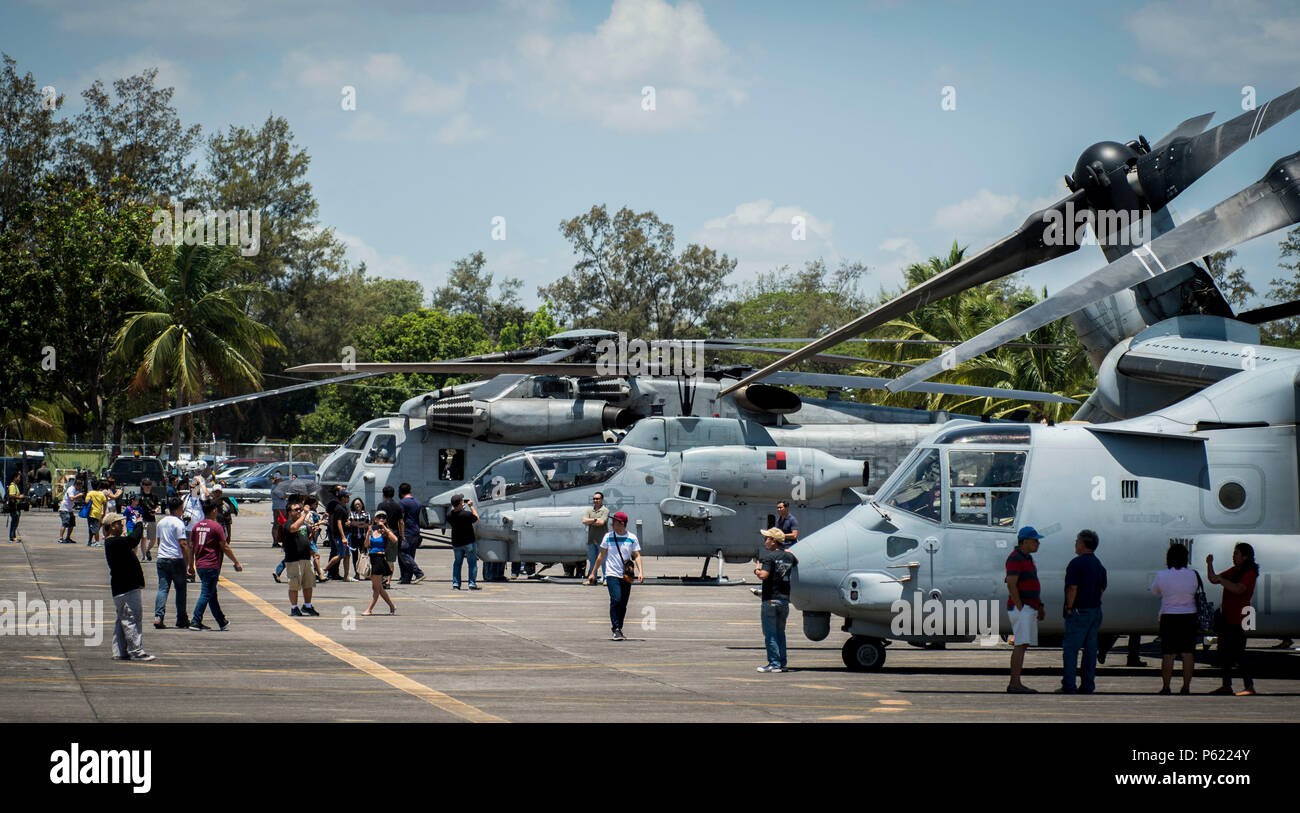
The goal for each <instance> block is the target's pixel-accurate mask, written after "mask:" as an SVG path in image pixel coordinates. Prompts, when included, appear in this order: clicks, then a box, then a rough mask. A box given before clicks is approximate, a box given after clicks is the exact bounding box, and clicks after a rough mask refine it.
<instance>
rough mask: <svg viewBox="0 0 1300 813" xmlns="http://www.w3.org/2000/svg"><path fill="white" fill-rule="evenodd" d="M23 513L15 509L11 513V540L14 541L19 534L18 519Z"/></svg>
mask: <svg viewBox="0 0 1300 813" xmlns="http://www.w3.org/2000/svg"><path fill="white" fill-rule="evenodd" d="M21 518H22V514H21V513H19V512H17V511H15V512H13V513H12V514H10V515H9V541H10V542H12V541H14V539H15V538H16V537H17V536H18V520H19V519H21Z"/></svg>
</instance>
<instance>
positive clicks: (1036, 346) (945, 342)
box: [705, 338, 1072, 352]
mask: <svg viewBox="0 0 1300 813" xmlns="http://www.w3.org/2000/svg"><path fill="white" fill-rule="evenodd" d="M705 341H707V342H711V343H714V344H733V343H734V344H807V343H809V342H815V341H819V340H818V339H778V338H763V339H706V340H705ZM844 342H845V343H848V342H855V343H862V344H943V345H954V346H955V345H959V344H961V342H959V341H956V340H953V339H845V340H844ZM1007 347H1017V348H1022V349H1029V350H1070V349H1072V348H1071V346H1070V345H1068V344H1036V343H1034V342H1013V343H1010V344H1008V345H1007ZM782 352H785V351H782Z"/></svg>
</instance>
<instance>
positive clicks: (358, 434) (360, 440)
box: [343, 429, 370, 452]
mask: <svg viewBox="0 0 1300 813" xmlns="http://www.w3.org/2000/svg"><path fill="white" fill-rule="evenodd" d="M368 440H370V433H369V432H366V431H363V430H361V429H358V430H357V431H355V432H353V433H352V437H350V438H348V439H347V441H346V442H345V443H344V444H343V448H344V449H352V450H353V451H357V452H359V451H361V450H362V449H364V448H366V441H368Z"/></svg>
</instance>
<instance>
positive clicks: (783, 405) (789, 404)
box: [732, 384, 803, 415]
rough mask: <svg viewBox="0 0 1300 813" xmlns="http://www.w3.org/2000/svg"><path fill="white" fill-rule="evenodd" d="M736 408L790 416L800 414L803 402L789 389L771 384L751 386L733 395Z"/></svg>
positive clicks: (764, 413) (742, 388)
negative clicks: (793, 413) (795, 413)
mask: <svg viewBox="0 0 1300 813" xmlns="http://www.w3.org/2000/svg"><path fill="white" fill-rule="evenodd" d="M732 398H734V399H735V400H736V406H738V407H740V408H741V409H743V410H745V411H746V412H757V413H759V414H763V415H789V414H791V413H792V412H798V411H799V408H800V407H801V406H803V401H801V400H799V396H797V395H795V394H794V393H793V392H790V391H789V390H787V389H782V388H781V387H774V386H772V385H771V384H749V385H746V386H744V387H741V388H740V389H738V390H736V391H735V392H734V393H732Z"/></svg>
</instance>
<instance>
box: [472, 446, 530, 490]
mask: <svg viewBox="0 0 1300 813" xmlns="http://www.w3.org/2000/svg"><path fill="white" fill-rule="evenodd" d="M541 487H542V481H541V478H539V477H538V476H537V472H536V471H534V470H533V466H532V464H531V463H529V462H528V457H527V456H525V455H524V454H523V453H520V454H515V455H511V456H510V457H506V458H502V459H501V460H498V461H496V462H495V463H492V464H491V465H489V466H488V467H487V468H485V469H483V471H481V472H479V475H478V476H477V477H475V478H474V493H475V494H476V495H478V499H479V500H480V501H487V500H504V499H505V498H507V497H512V496H514V495H515V494H522V493H524V492H526V491H532V490H534V489H539V488H541Z"/></svg>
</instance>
